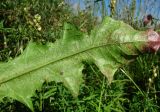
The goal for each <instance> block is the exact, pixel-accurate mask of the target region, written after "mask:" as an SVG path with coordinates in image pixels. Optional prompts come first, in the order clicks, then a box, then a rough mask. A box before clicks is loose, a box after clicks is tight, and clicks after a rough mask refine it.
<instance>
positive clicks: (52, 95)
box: [0, 54, 160, 112]
mask: <svg viewBox="0 0 160 112" xmlns="http://www.w3.org/2000/svg"><path fill="white" fill-rule="evenodd" d="M158 60H159V55H158V54H157V55H154V54H145V55H142V56H139V57H138V58H136V60H135V61H133V62H132V63H131V64H130V65H128V66H127V67H123V68H121V69H119V70H118V71H117V72H116V74H115V76H114V81H113V82H112V83H111V84H110V85H108V83H107V79H106V77H105V76H103V75H102V74H101V72H100V71H99V70H98V68H97V67H96V66H95V65H93V64H88V63H86V62H85V69H84V70H83V73H84V76H83V79H84V82H83V85H81V89H80V94H79V96H78V97H77V98H73V97H72V95H71V94H70V92H69V91H68V90H67V89H66V88H65V87H64V86H63V84H62V83H54V82H50V83H47V82H46V83H44V84H43V86H42V88H41V90H37V91H36V95H35V96H33V98H32V99H33V102H34V109H35V111H36V112H41V111H44V112H125V111H126V112H127V111H130V112H135V111H136V112H138V111H142V112H158V111H159V110H160V107H159V106H158V105H159V104H160V102H159V101H160V99H159V95H160V93H159V91H160V84H159V82H160V80H159V69H158V67H159V63H158ZM155 66H156V67H157V68H156V73H157V77H153V75H154V74H153V69H155V68H154V67H155ZM133 67H134V68H133ZM128 70H130V71H129V72H126V71H128ZM149 78H151V79H152V82H150V81H149ZM9 101H11V102H9ZM0 107H1V108H0V109H1V112H8V111H12V112H22V111H24V110H25V112H29V111H30V110H28V109H27V108H26V107H25V106H24V105H22V104H21V103H19V102H17V101H13V100H11V99H6V100H4V102H3V103H1V104H0Z"/></svg>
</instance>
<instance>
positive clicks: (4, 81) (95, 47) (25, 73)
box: [0, 41, 146, 85]
mask: <svg viewBox="0 0 160 112" xmlns="http://www.w3.org/2000/svg"><path fill="white" fill-rule="evenodd" d="M144 42H146V41H136V42H122V43H106V44H102V45H98V46H93V47H90V48H88V49H85V50H82V51H79V52H76V53H74V54H71V55H68V56H65V57H62V58H60V59H57V60H55V61H48V62H46V63H45V64H43V65H40V66H36V67H35V68H33V69H31V70H28V71H25V72H24V73H19V74H21V75H18V76H15V77H11V78H9V79H6V80H3V81H2V82H0V85H2V84H4V83H7V82H9V81H11V80H14V79H17V78H19V77H22V76H24V75H27V74H28V73H30V72H33V71H36V70H38V69H40V68H43V67H44V66H48V65H50V64H53V63H56V62H58V61H61V60H64V59H67V58H70V57H73V56H75V55H78V54H81V53H84V52H88V51H90V50H93V49H97V48H101V47H105V46H110V45H120V44H132V43H144Z"/></svg>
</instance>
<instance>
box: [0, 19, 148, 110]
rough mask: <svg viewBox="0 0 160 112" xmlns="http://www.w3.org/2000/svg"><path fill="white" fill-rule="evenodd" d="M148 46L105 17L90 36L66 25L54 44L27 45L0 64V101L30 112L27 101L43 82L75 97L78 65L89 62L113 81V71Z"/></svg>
mask: <svg viewBox="0 0 160 112" xmlns="http://www.w3.org/2000/svg"><path fill="white" fill-rule="evenodd" d="M147 45H148V35H147V33H145V32H141V31H136V30H134V29H133V28H132V27H130V26H129V25H127V24H125V23H123V22H121V21H115V20H113V19H111V18H109V17H107V18H106V19H105V20H104V21H103V23H102V24H101V25H99V26H98V27H97V28H95V29H94V30H93V31H92V32H91V34H90V35H86V34H84V33H82V32H80V31H78V30H77V28H75V27H74V26H72V25H70V24H65V25H64V33H63V37H62V38H61V39H59V40H58V41H56V42H55V43H48V44H46V45H41V44H38V43H33V42H30V43H29V45H28V46H27V48H26V49H25V51H24V52H23V54H21V55H20V56H19V57H17V58H15V59H13V60H11V61H9V62H7V63H1V64H0V100H2V99H3V98H4V97H11V98H13V99H16V100H18V101H20V102H22V103H24V104H25V105H26V106H28V107H29V108H30V109H31V110H32V111H33V110H34V109H33V105H32V101H31V97H32V96H33V95H34V93H35V90H37V89H40V87H41V86H42V84H43V83H44V81H48V82H49V81H55V82H63V83H64V85H65V86H66V87H67V88H68V89H69V90H70V91H71V93H72V94H73V96H77V95H78V92H79V88H80V85H81V84H82V82H83V79H82V70H83V66H84V65H83V63H82V61H91V62H93V63H95V64H96V65H97V67H98V68H99V69H100V71H101V72H102V73H103V74H104V75H105V76H106V77H107V78H108V81H109V83H111V81H112V80H113V75H114V73H115V72H116V70H117V69H118V68H119V67H120V66H122V65H124V64H127V63H129V61H130V60H129V59H128V58H127V56H133V55H134V56H135V55H138V53H139V51H142V50H143V48H144V47H145V46H147Z"/></svg>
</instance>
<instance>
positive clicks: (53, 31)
mask: <svg viewBox="0 0 160 112" xmlns="http://www.w3.org/2000/svg"><path fill="white" fill-rule="evenodd" d="M158 2H159V1H158V0H1V1H0V61H3V62H5V61H8V60H10V59H12V58H15V57H17V56H18V55H20V54H21V53H23V50H24V49H25V47H26V46H27V44H28V42H29V41H30V40H33V41H35V42H39V43H43V44H45V43H46V42H55V41H56V40H57V39H59V38H61V36H62V31H63V24H64V22H70V23H72V24H74V25H75V26H77V28H78V29H80V30H81V31H82V32H85V33H88V34H89V33H90V31H91V30H92V29H93V28H94V27H95V26H96V25H98V24H99V23H101V21H102V20H103V18H104V17H105V16H111V17H112V18H114V19H117V20H122V21H124V22H126V23H127V24H130V25H131V26H132V27H134V28H135V29H138V30H143V24H142V19H143V17H144V16H145V15H146V14H152V15H153V16H154V17H155V18H156V19H159V17H160V14H159V11H158V10H159V9H160V4H159V3H158ZM84 63H85V69H84V70H83V73H84V76H83V78H84V80H85V82H84V83H83V85H82V86H81V90H80V94H79V96H78V97H77V98H73V97H72V95H71V93H70V92H69V91H68V90H67V89H66V88H65V87H64V86H63V85H62V84H61V83H55V82H50V83H47V82H46V83H44V84H43V86H42V88H41V90H37V91H36V95H35V96H33V102H34V109H35V111H36V112H41V111H43V112H125V111H129V112H140V111H141V112H158V111H160V107H159V105H160V75H159V67H160V63H159V53H155V54H149V53H146V54H141V55H140V56H139V57H137V58H136V60H135V61H134V62H132V63H131V64H130V65H127V66H125V67H124V68H121V69H119V70H118V71H117V72H116V74H115V76H114V81H113V82H112V84H111V85H108V83H107V79H106V77H105V76H103V75H102V73H101V72H100V71H99V70H98V68H97V67H96V66H95V65H94V64H92V63H86V62H84ZM127 71H129V72H127ZM93 85H94V86H93ZM0 112H30V110H29V109H28V108H27V107H25V106H24V105H23V104H21V103H20V102H17V101H15V100H13V99H11V98H5V99H4V100H3V102H1V103H0Z"/></svg>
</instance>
